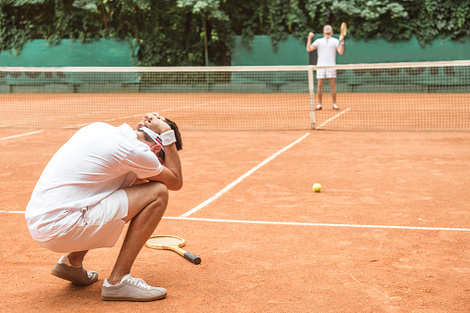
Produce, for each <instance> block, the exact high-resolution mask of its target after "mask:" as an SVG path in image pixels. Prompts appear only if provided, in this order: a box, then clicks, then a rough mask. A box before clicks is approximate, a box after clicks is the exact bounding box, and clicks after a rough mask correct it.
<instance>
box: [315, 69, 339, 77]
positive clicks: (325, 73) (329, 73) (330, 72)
mask: <svg viewBox="0 0 470 313" xmlns="http://www.w3.org/2000/svg"><path fill="white" fill-rule="evenodd" d="M325 78H336V70H335V69H332V68H329V69H324V70H317V79H325Z"/></svg>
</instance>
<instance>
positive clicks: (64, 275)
mask: <svg viewBox="0 0 470 313" xmlns="http://www.w3.org/2000/svg"><path fill="white" fill-rule="evenodd" d="M51 274H52V275H54V276H56V277H59V278H61V279H63V280H67V281H69V282H71V283H72V284H74V285H77V286H88V285H91V284H93V283H95V282H97V281H98V277H96V278H95V279H93V280H92V281H90V282H89V283H88V284H84V283H81V282H79V281H77V280H76V279H75V277H72V276H70V275H68V274H67V273H64V272H62V271H57V270H55V269H52V271H51Z"/></svg>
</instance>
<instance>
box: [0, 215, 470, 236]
mask: <svg viewBox="0 0 470 313" xmlns="http://www.w3.org/2000/svg"><path fill="white" fill-rule="evenodd" d="M1 213H4V214H25V211H5V210H0V214H1ZM163 219H164V220H179V221H192V222H210V223H234V224H256V225H280V226H313V227H330V228H368V229H396V230H426V231H455V232H470V228H458V227H430V226H398V225H367V224H341V223H308V222H276V221H249V220H232V219H213V218H197V217H181V216H163Z"/></svg>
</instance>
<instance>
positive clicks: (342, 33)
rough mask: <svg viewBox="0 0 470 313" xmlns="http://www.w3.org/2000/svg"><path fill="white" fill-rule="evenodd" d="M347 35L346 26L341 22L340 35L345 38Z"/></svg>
mask: <svg viewBox="0 0 470 313" xmlns="http://www.w3.org/2000/svg"><path fill="white" fill-rule="evenodd" d="M347 33H348V25H346V23H345V22H343V23H341V35H343V37H345V36H346V34H347Z"/></svg>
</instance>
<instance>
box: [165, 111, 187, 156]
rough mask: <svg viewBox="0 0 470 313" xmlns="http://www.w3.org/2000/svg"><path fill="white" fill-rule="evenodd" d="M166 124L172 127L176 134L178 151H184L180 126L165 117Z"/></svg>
mask: <svg viewBox="0 0 470 313" xmlns="http://www.w3.org/2000/svg"><path fill="white" fill-rule="evenodd" d="M165 122H166V123H167V124H168V125H169V126H170V127H171V129H172V130H173V131H174V132H175V138H176V142H175V145H176V150H178V151H179V150H181V149H183V141H182V139H181V134H180V130H179V129H178V125H176V123H175V122H173V121H172V120H170V119H168V118H166V117H165Z"/></svg>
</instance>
